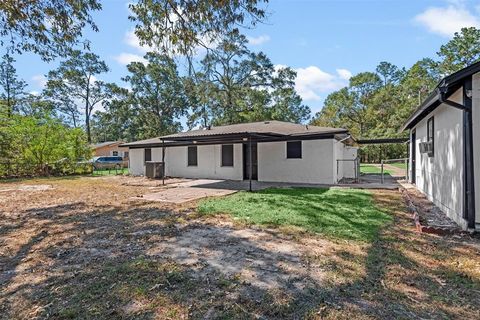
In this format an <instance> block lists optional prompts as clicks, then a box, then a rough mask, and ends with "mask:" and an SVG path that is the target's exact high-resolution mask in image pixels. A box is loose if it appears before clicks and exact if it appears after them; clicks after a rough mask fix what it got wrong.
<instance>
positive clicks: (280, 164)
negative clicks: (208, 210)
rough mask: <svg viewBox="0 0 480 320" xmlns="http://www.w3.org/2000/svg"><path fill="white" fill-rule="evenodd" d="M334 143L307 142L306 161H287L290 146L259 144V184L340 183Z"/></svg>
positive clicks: (276, 143) (281, 143) (327, 141)
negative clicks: (337, 179) (337, 174)
mask: <svg viewBox="0 0 480 320" xmlns="http://www.w3.org/2000/svg"><path fill="white" fill-rule="evenodd" d="M334 154H335V152H334V140H333V139H327V140H303V141H302V159H287V144H286V142H284V141H282V142H265V143H259V144H258V180H259V181H268V182H292V183H325V184H327V183H328V184H333V183H336V174H335V171H336V164H335V166H334V165H333V163H334V161H335V160H334Z"/></svg>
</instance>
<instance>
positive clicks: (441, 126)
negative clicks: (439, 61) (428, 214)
mask: <svg viewBox="0 0 480 320" xmlns="http://www.w3.org/2000/svg"><path fill="white" fill-rule="evenodd" d="M403 130H409V132H410V148H409V154H410V156H409V158H410V169H411V170H410V174H409V180H410V182H411V183H413V184H415V185H416V187H417V188H418V190H420V191H421V192H423V193H424V194H425V195H426V196H427V197H428V199H430V200H431V201H432V202H433V203H435V204H436V205H437V206H438V207H439V208H441V209H442V210H443V211H444V212H445V213H446V214H447V215H448V216H449V217H450V218H452V219H453V220H454V221H455V222H457V223H458V224H459V225H460V226H461V227H463V228H464V229H475V228H477V229H478V228H480V63H475V64H473V65H471V66H469V67H467V68H465V69H462V70H460V71H458V72H456V73H454V74H451V75H449V76H447V77H445V78H444V79H443V80H442V81H441V82H440V83H439V84H438V85H437V87H436V88H435V90H434V91H433V92H432V93H431V94H430V95H429V97H428V98H427V99H426V100H425V101H424V102H423V103H422V104H421V105H420V107H419V108H418V109H417V110H416V111H415V112H414V113H413V114H412V115H411V116H410V118H409V119H408V120H407V122H406V123H405V124H404V126H403Z"/></svg>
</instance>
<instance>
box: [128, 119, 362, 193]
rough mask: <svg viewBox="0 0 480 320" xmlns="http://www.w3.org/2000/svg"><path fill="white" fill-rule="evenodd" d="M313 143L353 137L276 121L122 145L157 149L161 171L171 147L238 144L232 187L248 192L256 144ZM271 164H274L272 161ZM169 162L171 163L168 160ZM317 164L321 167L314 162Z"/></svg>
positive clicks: (254, 171)
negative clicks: (238, 172)
mask: <svg viewBox="0 0 480 320" xmlns="http://www.w3.org/2000/svg"><path fill="white" fill-rule="evenodd" d="M313 140H333V141H337V142H343V143H344V144H350V145H351V144H353V142H354V140H353V138H352V137H351V136H350V134H349V132H348V130H346V129H341V128H324V127H315V126H309V125H298V124H292V123H286V122H279V121H265V122H258V123H248V124H238V125H229V126H220V127H215V128H210V127H209V128H205V129H201V130H193V131H187V132H180V133H176V134H172V135H167V136H162V137H158V138H153V139H147V140H142V141H137V142H133V143H126V144H123V145H122V146H126V147H129V148H130V149H133V150H135V149H144V150H151V149H152V148H159V149H161V160H160V161H158V160H157V162H160V163H161V164H163V166H164V168H168V166H169V160H168V159H167V158H168V155H169V151H170V149H172V148H177V147H192V146H215V145H221V146H223V145H241V150H242V158H241V166H242V169H243V180H244V181H237V182H236V184H237V185H243V186H245V185H246V186H247V190H250V191H252V190H255V184H257V185H258V183H256V182H258V181H257V180H258V174H259V163H258V161H259V160H258V144H259V143H275V142H289V141H292V142H293V141H302V142H303V141H313ZM149 152H151V151H149ZM222 156H223V155H222ZM330 156H331V155H330ZM147 158H148V160H147ZM177 160H178V159H175V160H174V161H173V162H176V161H177ZM317 160H321V159H317ZM145 161H151V154H149V155H148V156H145ZM232 161H233V160H232ZM272 162H274V161H273V160H272ZM170 163H172V161H171V160H170ZM237 165H240V164H237ZM318 165H322V164H321V163H318ZM164 170H165V169H164ZM332 170H333V168H332ZM337 173H338V169H337ZM162 176H163V177H162V179H163V180H164V179H165V176H168V173H165V174H163V175H162ZM214 180H215V179H214ZM222 180H223V179H222ZM227 180H228V179H227Z"/></svg>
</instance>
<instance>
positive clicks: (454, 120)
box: [415, 89, 465, 227]
mask: <svg viewBox="0 0 480 320" xmlns="http://www.w3.org/2000/svg"><path fill="white" fill-rule="evenodd" d="M449 99H450V100H453V101H456V102H459V103H461V102H462V99H463V98H462V89H459V90H458V91H457V92H455V94H453V95H452V96H451V97H450V98H449ZM432 116H433V117H434V119H435V120H434V122H435V123H434V129H435V136H434V141H435V142H434V143H435V145H434V157H428V155H427V154H421V153H420V149H419V143H420V142H426V141H427V121H428V119H429V118H430V117H432ZM415 128H416V135H417V136H416V139H417V140H416V144H415V145H416V172H415V175H416V184H417V188H418V189H419V190H420V191H422V192H423V193H425V194H426V195H427V197H428V198H429V199H430V200H431V201H433V202H434V203H435V204H436V205H437V206H438V207H440V208H441V209H442V210H443V211H444V212H445V213H446V214H447V215H448V216H449V217H451V218H452V219H454V220H455V221H456V222H457V223H459V224H460V225H461V226H463V227H464V226H465V220H464V219H463V218H462V215H463V129H462V128H463V115H462V111H461V110H458V109H455V108H452V107H448V106H445V105H441V106H439V107H438V108H436V109H435V110H434V111H433V112H432V113H431V114H429V115H428V116H427V117H425V118H424V119H422V121H420V122H419V123H418V124H417V125H416V126H415Z"/></svg>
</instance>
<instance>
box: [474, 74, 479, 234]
mask: <svg viewBox="0 0 480 320" xmlns="http://www.w3.org/2000/svg"><path fill="white" fill-rule="evenodd" d="M472 97H473V113H472V117H473V141H474V143H473V155H474V160H473V163H474V172H475V222H476V223H477V225H478V224H480V73H477V74H474V75H473V96H472Z"/></svg>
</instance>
